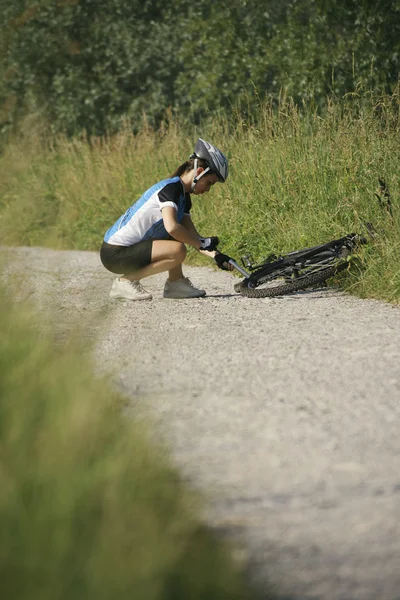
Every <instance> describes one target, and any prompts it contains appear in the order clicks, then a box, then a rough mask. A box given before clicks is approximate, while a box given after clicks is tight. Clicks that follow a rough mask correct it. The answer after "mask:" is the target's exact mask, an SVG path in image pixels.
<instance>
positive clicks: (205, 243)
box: [199, 236, 219, 252]
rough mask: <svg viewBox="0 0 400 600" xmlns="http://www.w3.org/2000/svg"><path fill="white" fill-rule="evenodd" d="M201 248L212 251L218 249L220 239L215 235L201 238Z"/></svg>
mask: <svg viewBox="0 0 400 600" xmlns="http://www.w3.org/2000/svg"><path fill="white" fill-rule="evenodd" d="M200 243H201V246H200V248H199V249H200V250H206V251H207V252H212V251H213V250H215V249H216V247H217V246H218V244H219V239H218V238H217V237H216V236H215V237H209V238H200Z"/></svg>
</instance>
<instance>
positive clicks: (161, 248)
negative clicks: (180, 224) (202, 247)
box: [121, 240, 186, 281]
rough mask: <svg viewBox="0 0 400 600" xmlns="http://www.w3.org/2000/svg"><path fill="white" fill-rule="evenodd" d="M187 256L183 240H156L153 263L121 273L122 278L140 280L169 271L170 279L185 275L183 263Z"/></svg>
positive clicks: (152, 257)
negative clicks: (133, 271)
mask: <svg viewBox="0 0 400 600" xmlns="http://www.w3.org/2000/svg"><path fill="white" fill-rule="evenodd" d="M185 258H186V247H185V245H184V244H182V243H181V242H175V241H174V240H154V241H153V246H152V250H151V263H150V264H149V265H146V266H145V267H143V268H142V269H139V270H138V271H136V272H135V273H127V274H125V275H121V279H128V280H129V281H138V280H139V279H144V278H145V277H150V275H156V274H157V273H163V272H164V271H168V272H169V279H170V281H176V280H177V279H181V278H182V277H183V274H182V263H183V261H184V260H185Z"/></svg>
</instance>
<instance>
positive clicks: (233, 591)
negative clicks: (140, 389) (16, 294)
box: [0, 291, 249, 600]
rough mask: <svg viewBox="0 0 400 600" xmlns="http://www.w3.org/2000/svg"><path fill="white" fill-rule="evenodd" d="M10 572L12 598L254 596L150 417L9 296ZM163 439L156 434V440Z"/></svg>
mask: <svg viewBox="0 0 400 600" xmlns="http://www.w3.org/2000/svg"><path fill="white" fill-rule="evenodd" d="M0 305H1V311H0V536H1V542H2V543H1V548H0V579H1V589H2V597H3V598H7V599H11V598H12V599H13V600H22V599H23V600H37V599H40V600H48V599H49V600H50V599H54V598H58V599H59V600H64V599H65V600H67V599H71V598H73V599H74V600H80V599H82V600H83V599H85V600H91V599H93V600H94V599H95V600H103V599H109V598H113V599H115V600H122V599H128V598H129V599H131V598H143V599H146V600H169V599H170V600H172V599H174V600H180V599H182V600H183V599H185V600H186V599H187V598H191V599H193V600H196V599H198V600H200V599H203V598H210V599H214V600H224V599H226V600H227V599H228V598H229V600H231V599H232V600H233V599H236V600H240V599H242V598H243V599H244V598H249V594H248V590H247V591H246V590H245V584H244V583H243V579H242V577H241V575H239V573H238V571H237V570H236V569H235V567H234V566H233V564H232V561H231V559H230V556H229V552H228V549H227V548H226V547H224V546H223V545H222V544H221V543H220V541H219V540H217V539H216V537H215V536H214V535H213V534H212V532H211V531H209V530H207V529H206V528H205V527H204V526H202V525H201V523H200V521H199V519H198V518H197V517H196V512H197V510H198V508H199V500H198V498H196V497H195V496H194V494H193V493H192V492H190V491H189V490H188V489H187V488H186V487H185V486H184V485H183V483H182V482H181V481H180V479H179V477H178V475H177V473H176V472H175V470H174V469H172V467H171V466H170V464H169V463H168V459H167V457H166V453H165V450H164V449H162V448H161V447H160V446H155V445H154V442H153V443H152V444H150V443H149V435H148V434H147V433H146V432H145V431H144V428H145V424H144V423H143V422H140V423H136V422H134V421H133V420H132V419H131V418H129V417H128V416H123V414H122V408H123V403H122V399H120V398H118V397H117V394H115V393H114V392H112V391H111V390H110V389H108V388H107V386H106V385H105V384H104V382H103V381H99V380H96V379H95V378H94V377H93V375H92V372H93V369H92V365H90V364H89V361H88V360H87V359H86V358H85V357H84V356H83V352H82V348H81V349H78V348H77V347H76V345H75V344H72V343H71V342H69V343H67V344H66V345H64V346H63V347H60V346H59V345H58V347H57V348H56V351H55V348H54V342H53V340H52V339H51V338H50V337H48V336H46V335H44V334H43V332H41V331H40V329H38V324H37V316H36V317H35V316H34V315H33V314H30V313H28V312H27V311H26V308H25V307H23V306H21V304H17V305H14V307H13V306H12V301H11V299H10V298H8V297H6V296H5V294H4V292H3V291H0ZM153 437H154V436H153Z"/></svg>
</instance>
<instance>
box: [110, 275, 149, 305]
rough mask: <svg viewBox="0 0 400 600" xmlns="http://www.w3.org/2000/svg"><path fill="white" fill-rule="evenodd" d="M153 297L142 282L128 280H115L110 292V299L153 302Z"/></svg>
mask: <svg viewBox="0 0 400 600" xmlns="http://www.w3.org/2000/svg"><path fill="white" fill-rule="evenodd" d="M152 297H153V296H152V295H151V294H150V292H147V291H146V290H145V289H144V288H143V287H142V284H141V283H140V281H128V280H127V279H122V280H121V279H120V278H119V277H117V279H115V280H114V282H113V284H112V288H111V291H110V298H118V299H121V300H151V299H152Z"/></svg>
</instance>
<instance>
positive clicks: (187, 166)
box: [171, 158, 209, 179]
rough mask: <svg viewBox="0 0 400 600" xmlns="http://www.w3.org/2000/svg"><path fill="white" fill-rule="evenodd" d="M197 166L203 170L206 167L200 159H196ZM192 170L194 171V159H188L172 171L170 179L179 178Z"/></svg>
mask: <svg viewBox="0 0 400 600" xmlns="http://www.w3.org/2000/svg"><path fill="white" fill-rule="evenodd" d="M197 166H198V167H202V168H203V169H206V168H207V167H208V164H207V162H206V161H205V160H203V159H202V158H198V159H197ZM192 169H194V158H189V160H187V161H186V162H184V163H182V164H181V165H180V167H178V168H177V169H176V171H174V173H172V175H171V179H172V177H180V176H181V175H183V174H184V173H186V172H187V171H191V170H192ZM207 175H209V173H207Z"/></svg>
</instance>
